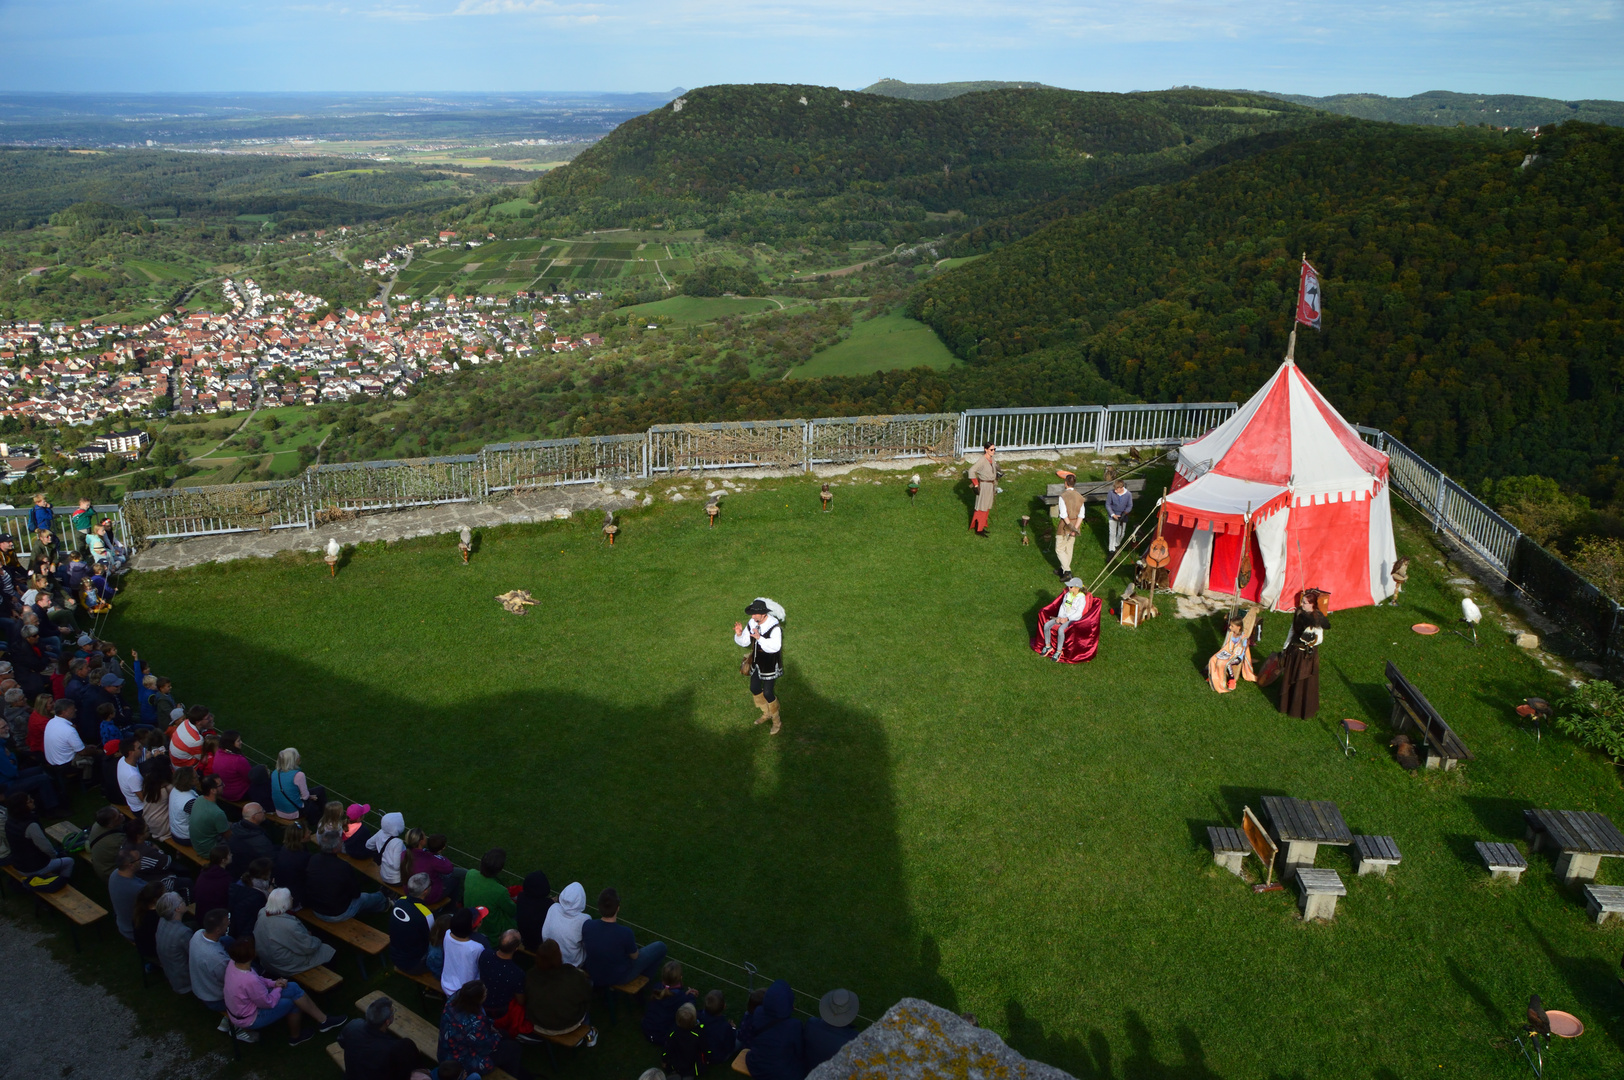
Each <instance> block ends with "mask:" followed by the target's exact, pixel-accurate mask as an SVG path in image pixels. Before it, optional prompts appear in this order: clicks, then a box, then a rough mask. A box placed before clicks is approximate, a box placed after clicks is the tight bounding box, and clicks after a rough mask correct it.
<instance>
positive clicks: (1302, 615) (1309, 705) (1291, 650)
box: [1280, 611, 1331, 720]
mask: <svg viewBox="0 0 1624 1080" xmlns="http://www.w3.org/2000/svg"><path fill="white" fill-rule="evenodd" d="M1312 627H1318V628H1319V629H1320V630H1329V629H1330V628H1331V620H1330V619H1327V618H1326V617H1325V616H1324V615H1321V614H1320V613H1319V612H1318V611H1312V612H1308V611H1299V612H1297V615H1296V617H1295V618H1293V619H1292V620H1291V644H1290V645H1288V646H1286V649H1285V655H1284V656H1282V657H1281V665H1280V711H1281V712H1283V713H1285V714H1286V715H1287V716H1295V717H1298V718H1299V719H1303V720H1306V719H1308V718H1310V717H1312V716H1313V715H1314V714H1316V713H1318V712H1319V648H1318V647H1317V646H1315V645H1312V644H1310V643H1309V642H1307V641H1306V640H1304V637H1303V631H1305V630H1308V629H1310V628H1312Z"/></svg>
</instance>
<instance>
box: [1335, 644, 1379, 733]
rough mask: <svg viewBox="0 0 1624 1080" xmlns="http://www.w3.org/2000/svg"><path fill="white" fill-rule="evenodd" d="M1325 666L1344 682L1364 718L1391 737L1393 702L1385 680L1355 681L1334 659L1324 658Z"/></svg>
mask: <svg viewBox="0 0 1624 1080" xmlns="http://www.w3.org/2000/svg"><path fill="white" fill-rule="evenodd" d="M1325 668H1329V669H1330V670H1331V673H1332V674H1334V675H1335V676H1336V677H1337V679H1338V680H1339V681H1340V682H1341V683H1342V685H1343V687H1344V688H1345V689H1346V690H1347V691H1348V694H1349V695H1350V696H1352V698H1353V700H1354V701H1356V702H1358V703H1359V711H1360V712H1362V713H1363V714H1364V717H1363V719H1364V720H1365V722H1366V723H1368V724H1370V725H1371V727H1372V728H1375V727H1378V726H1379V727H1380V728H1381V729H1382V731H1383V732H1385V733H1386V735H1387V737H1389V738H1390V737H1391V736H1392V734H1393V732H1392V731H1391V730H1390V728H1391V718H1392V714H1393V703H1392V699H1391V698H1390V697H1389V696H1388V694H1387V684H1386V683H1385V682H1354V681H1353V680H1352V679H1350V678H1348V673H1347V671H1346V670H1344V669H1343V667H1342V665H1341V664H1339V663H1337V662H1336V661H1334V660H1330V659H1325V658H1322V661H1321V670H1324V669H1325ZM1383 741H1386V740H1385V739H1384V740H1383Z"/></svg>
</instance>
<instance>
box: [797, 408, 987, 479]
mask: <svg viewBox="0 0 1624 1080" xmlns="http://www.w3.org/2000/svg"><path fill="white" fill-rule="evenodd" d="M959 419H960V417H959V414H958V413H922V414H919V415H915V416H833V417H824V418H823V419H819V420H813V421H812V422H811V423H809V424H807V425H806V461H807V464H808V466H811V465H848V464H852V463H855V462H861V461H881V460H894V459H897V458H922V457H947V456H948V455H950V454H952V453H953V452H954V450H955V448H956V447H957V443H958V431H959Z"/></svg>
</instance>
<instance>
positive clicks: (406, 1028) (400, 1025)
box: [335, 990, 513, 1080]
mask: <svg viewBox="0 0 1624 1080" xmlns="http://www.w3.org/2000/svg"><path fill="white" fill-rule="evenodd" d="M385 997H389V995H388V994H386V993H384V992H383V991H382V990H374V991H373V992H372V993H370V994H368V995H366V996H365V997H363V998H361V999H360V1000H358V1001H357V1002H356V1003H355V1005H356V1008H358V1009H360V1010H361V1013H362V1015H363V1016H364V1015H365V1014H366V1011H367V1006H368V1005H371V1004H372V1003H373V1002H374V1001H377V1000H378V999H379V998H385ZM389 1000H390V1001H391V1002H392V1003H393V1004H394V1006H395V1019H394V1021H393V1022H392V1023H391V1024H390V1025H389V1030H391V1031H393V1032H394V1033H395V1034H396V1035H400V1036H403V1037H405V1038H408V1039H410V1040H412V1042H414V1043H416V1044H417V1052H418V1053H420V1054H422V1055H423V1056H424V1057H426V1058H428V1059H429V1060H430V1061H438V1060H440V1057H439V1055H440V1029H439V1028H438V1027H436V1026H435V1025H433V1024H431V1023H429V1022H428V1021H427V1020H425V1019H423V1018H422V1017H421V1016H418V1015H417V1014H416V1013H414V1012H412V1011H411V1010H410V1009H408V1008H406V1006H404V1005H402V1004H401V1003H400V1002H399V1001H396V1000H395V999H394V998H390V999H389ZM335 1060H336V1059H335ZM480 1075H481V1076H482V1077H484V1078H485V1080H513V1077H512V1076H511V1075H510V1074H509V1073H507V1072H504V1071H503V1070H501V1069H492V1070H491V1071H490V1072H486V1073H480Z"/></svg>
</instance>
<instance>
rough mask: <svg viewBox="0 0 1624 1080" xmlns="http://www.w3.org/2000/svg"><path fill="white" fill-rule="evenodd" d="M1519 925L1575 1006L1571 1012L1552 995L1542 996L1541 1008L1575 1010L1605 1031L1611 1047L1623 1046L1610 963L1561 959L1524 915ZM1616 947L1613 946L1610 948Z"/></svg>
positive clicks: (1623, 1025) (1622, 1018) (1622, 1026)
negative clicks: (1554, 973) (1522, 927)
mask: <svg viewBox="0 0 1624 1080" xmlns="http://www.w3.org/2000/svg"><path fill="white" fill-rule="evenodd" d="M1523 926H1524V928H1525V929H1526V930H1527V931H1528V933H1529V934H1530V935H1531V936H1532V937H1533V939H1534V941H1535V942H1536V943H1537V944H1538V945H1539V947H1540V951H1541V952H1543V953H1544V954H1545V958H1546V960H1548V961H1549V962H1550V964H1551V967H1552V968H1553V969H1555V971H1556V973H1557V974H1558V975H1560V976H1561V977H1562V981H1563V982H1565V983H1567V986H1568V993H1570V994H1572V995H1573V998H1572V1003H1573V1005H1574V1006H1577V1008H1576V1009H1575V1008H1573V1007H1570V1005H1569V1004H1568V1003H1564V1002H1562V1001H1561V1000H1560V998H1557V999H1556V1000H1553V999H1552V998H1553V996H1552V995H1544V994H1542V995H1541V996H1542V997H1543V998H1544V999H1545V1007H1546V1008H1556V1009H1565V1010H1567V1011H1569V1012H1573V1011H1577V1012H1580V1013H1581V1014H1583V1015H1585V1016H1588V1017H1591V1018H1592V1019H1591V1022H1592V1023H1600V1024H1601V1025H1602V1027H1604V1028H1605V1029H1606V1030H1607V1034H1608V1037H1609V1038H1611V1039H1612V1040H1613V1042H1614V1044H1615V1045H1618V1046H1621V1047H1624V1016H1620V1015H1619V1009H1618V995H1619V986H1618V973H1617V972H1616V971H1615V970H1614V969H1613V965H1612V963H1611V962H1610V961H1607V960H1603V959H1601V958H1600V957H1597V956H1564V955H1563V954H1562V953H1560V952H1558V951H1557V950H1556V946H1555V945H1553V944H1551V940H1550V939H1549V938H1547V937H1546V936H1545V935H1544V933H1542V932H1541V931H1540V929H1539V928H1538V927H1536V926H1535V925H1534V924H1533V922H1532V920H1530V919H1529V918H1528V916H1527V915H1524V916H1523ZM1617 947H1618V946H1617V945H1616V944H1614V945H1612V946H1611V947H1610V948H1617ZM1535 990H1536V992H1537V990H1538V988H1535Z"/></svg>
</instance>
